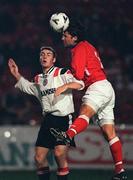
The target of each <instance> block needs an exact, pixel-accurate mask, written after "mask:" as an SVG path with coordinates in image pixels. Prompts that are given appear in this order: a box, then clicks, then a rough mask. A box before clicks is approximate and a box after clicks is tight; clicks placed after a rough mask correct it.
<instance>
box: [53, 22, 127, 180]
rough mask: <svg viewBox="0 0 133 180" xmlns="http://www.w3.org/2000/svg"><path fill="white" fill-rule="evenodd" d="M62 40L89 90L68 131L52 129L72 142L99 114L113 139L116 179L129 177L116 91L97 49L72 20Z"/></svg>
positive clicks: (110, 140)
mask: <svg viewBox="0 0 133 180" xmlns="http://www.w3.org/2000/svg"><path fill="white" fill-rule="evenodd" d="M62 41H63V43H64V46H65V47H66V48H70V50H71V67H72V72H73V74H74V76H75V77H76V78H77V79H79V80H83V81H84V83H85V85H86V88H87V90H86V92H85V94H84V96H83V98H82V105H81V107H80V113H79V116H78V117H77V118H76V119H75V120H74V122H73V124H72V125H71V126H70V128H69V129H68V130H67V131H66V132H59V131H57V130H56V129H51V133H52V134H53V135H54V136H55V137H56V138H57V137H58V138H60V139H62V140H63V141H65V142H66V143H69V141H70V140H71V138H73V137H74V136H75V135H76V134H78V133H80V132H82V131H84V130H85V129H86V128H87V127H88V125H89V120H90V118H92V117H93V116H94V115H95V114H97V116H98V124H99V126H100V128H101V131H102V133H103V135H104V137H105V139H106V140H107V142H108V143H109V147H110V151H111V154H112V157H113V160H114V165H115V175H114V176H113V178H112V180H115V179H117V180H125V179H127V175H126V172H125V170H124V167H123V157H122V145H121V142H120V139H119V138H118V136H117V135H116V132H115V125H114V112H113V108H114V105H115V93H114V90H113V87H112V85H111V83H110V82H109V81H108V80H107V78H106V75H105V72H104V68H103V65H102V63H101V60H100V57H99V55H98V53H97V50H96V49H95V48H94V47H93V46H92V45H91V44H90V43H89V42H88V41H86V40H85V38H84V32H83V29H82V27H80V25H79V24H78V25H76V24H70V26H69V27H68V29H67V30H66V31H64V32H63V36H62ZM66 89H68V87H67V84H65V85H63V86H61V87H59V88H58V89H57V91H56V93H55V95H56V96H58V95H59V94H60V93H62V92H64V91H65V90H66Z"/></svg>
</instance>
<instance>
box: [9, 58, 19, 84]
mask: <svg viewBox="0 0 133 180" xmlns="http://www.w3.org/2000/svg"><path fill="white" fill-rule="evenodd" d="M8 67H9V70H10V72H11V74H12V75H13V76H14V77H15V78H16V80H17V81H18V80H19V79H20V78H21V74H20V73H19V69H18V66H17V64H16V63H15V61H14V60H13V59H11V58H10V59H9V60H8Z"/></svg>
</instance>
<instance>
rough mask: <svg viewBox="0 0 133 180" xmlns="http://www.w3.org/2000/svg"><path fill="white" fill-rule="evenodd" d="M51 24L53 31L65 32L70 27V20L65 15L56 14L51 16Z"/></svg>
mask: <svg viewBox="0 0 133 180" xmlns="http://www.w3.org/2000/svg"><path fill="white" fill-rule="evenodd" d="M49 23H50V26H51V27H52V28H53V30H55V31H57V32H63V31H65V30H66V29H67V28H68V26H69V18H68V16H67V15H66V14H65V13H62V12H61V13H55V14H53V15H52V16H51V18H50V21H49Z"/></svg>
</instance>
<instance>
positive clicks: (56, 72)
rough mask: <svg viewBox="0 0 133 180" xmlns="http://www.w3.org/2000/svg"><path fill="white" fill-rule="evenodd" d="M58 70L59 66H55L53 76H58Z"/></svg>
mask: <svg viewBox="0 0 133 180" xmlns="http://www.w3.org/2000/svg"><path fill="white" fill-rule="evenodd" d="M59 70H60V69H59V68H56V70H55V72H54V77H56V76H58V74H59Z"/></svg>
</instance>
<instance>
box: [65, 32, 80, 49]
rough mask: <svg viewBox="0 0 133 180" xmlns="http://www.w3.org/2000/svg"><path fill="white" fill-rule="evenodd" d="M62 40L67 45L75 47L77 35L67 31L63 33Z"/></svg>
mask: <svg viewBox="0 0 133 180" xmlns="http://www.w3.org/2000/svg"><path fill="white" fill-rule="evenodd" d="M62 41H63V43H64V46H65V47H73V46H75V44H76V41H77V37H76V36H72V35H71V34H70V33H69V32H68V31H65V32H64V33H63V35H62Z"/></svg>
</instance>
